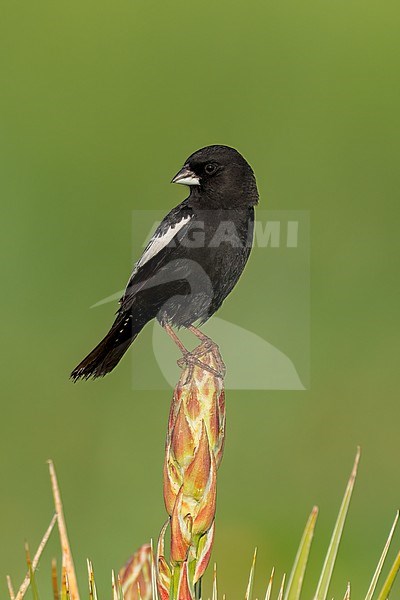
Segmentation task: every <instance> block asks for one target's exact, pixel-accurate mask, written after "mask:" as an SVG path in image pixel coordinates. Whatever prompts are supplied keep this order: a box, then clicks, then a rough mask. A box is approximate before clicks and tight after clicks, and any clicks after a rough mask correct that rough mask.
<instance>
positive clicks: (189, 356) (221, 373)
mask: <svg viewBox="0 0 400 600" xmlns="http://www.w3.org/2000/svg"><path fill="white" fill-rule="evenodd" d="M215 349H216V350H217V352H214V353H213V357H214V360H216V362H217V367H218V368H217V369H214V367H211V366H210V365H208V364H207V363H205V362H203V361H202V360H201V357H202V356H205V355H206V354H208V353H209V352H212V351H213V350H215ZM177 363H178V366H179V367H181V368H184V367H186V366H188V367H189V372H188V376H187V378H186V381H185V385H186V384H187V383H188V382H189V380H190V379H191V377H192V375H193V370H194V367H195V366H197V367H199V368H200V369H203V370H204V371H208V372H209V373H211V374H212V375H214V376H215V377H219V378H221V379H223V378H224V377H225V370H226V369H225V365H224V363H223V362H222V359H221V357H220V354H219V351H218V346H217V344H215V342H213V341H212V340H211V339H210V338H206V339H205V340H204V341H203V342H202V343H201V344H199V345H198V346H196V348H195V349H194V350H192V351H191V352H185V353H184V354H183V356H182V358H180V359H179V360H178V361H177Z"/></svg>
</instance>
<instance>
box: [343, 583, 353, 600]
mask: <svg viewBox="0 0 400 600" xmlns="http://www.w3.org/2000/svg"><path fill="white" fill-rule="evenodd" d="M350 594H351V587H350V581H349V583H348V584H347V588H346V592H345V594H344V597H343V600H350Z"/></svg>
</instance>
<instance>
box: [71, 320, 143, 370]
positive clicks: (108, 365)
mask: <svg viewBox="0 0 400 600" xmlns="http://www.w3.org/2000/svg"><path fill="white" fill-rule="evenodd" d="M132 321H133V319H132V313H131V312H129V313H126V314H125V315H119V316H118V317H117V319H116V320H115V322H114V324H113V326H112V327H111V329H110V331H109V332H108V333H107V335H106V336H105V338H104V339H102V340H101V342H100V343H99V344H98V345H97V346H96V347H95V348H94V349H93V350H92V351H91V352H90V354H88V355H87V356H86V358H84V359H83V361H82V362H80V363H79V365H78V366H77V367H75V369H74V370H73V371H72V373H71V379H73V380H74V381H78V379H90V378H91V377H93V379H96V378H97V377H104V375H107V373H109V372H110V371H112V370H113V369H114V367H115V366H116V365H117V364H118V363H119V361H120V360H121V358H122V357H123V355H124V354H125V352H126V351H127V350H128V348H129V346H130V345H131V344H132V342H133V341H134V339H135V338H136V336H137V335H138V334H139V333H140V331H141V330H142V329H143V327H144V325H145V324H146V321H145V322H137V323H135V322H133V323H132Z"/></svg>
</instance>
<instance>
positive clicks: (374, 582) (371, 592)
mask: <svg viewBox="0 0 400 600" xmlns="http://www.w3.org/2000/svg"><path fill="white" fill-rule="evenodd" d="M398 520H399V511H397V513H396V516H395V519H394V522H393V525H392V528H391V530H390V533H389V537H388V539H387V541H386V544H385V547H384V548H383V552H382V555H381V557H380V559H379V562H378V566H377V567H376V570H375V573H374V576H373V577H372V581H371V583H370V586H369V588H368V592H367V595H366V596H365V600H372V596H373V595H374V592H375V588H376V585H377V583H378V579H379V576H380V574H381V571H382V568H383V565H384V562H385V560H386V556H387V553H388V551H389V547H390V543H391V541H392V538H393V534H394V531H395V529H396V525H397V521H398Z"/></svg>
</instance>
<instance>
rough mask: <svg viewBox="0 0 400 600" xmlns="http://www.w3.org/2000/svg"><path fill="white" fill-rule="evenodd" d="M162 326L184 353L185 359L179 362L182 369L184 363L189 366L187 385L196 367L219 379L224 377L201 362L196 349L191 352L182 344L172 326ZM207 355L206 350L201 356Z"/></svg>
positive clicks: (166, 324)
mask: <svg viewBox="0 0 400 600" xmlns="http://www.w3.org/2000/svg"><path fill="white" fill-rule="evenodd" d="M162 326H163V328H164V329H165V331H166V332H167V333H168V335H169V337H170V338H171V339H172V341H173V342H174V343H175V344H176V345H177V346H178V348H179V350H180V351H181V352H182V355H183V357H182V359H179V360H178V365H179V366H180V367H181V366H182V363H183V364H187V365H188V367H189V374H188V378H187V380H186V382H185V383H187V382H188V381H189V379H190V378H191V377H192V375H193V368H194V366H195V365H197V366H198V367H200V368H201V369H204V370H205V371H209V372H210V373H212V374H213V375H216V376H217V377H222V375H221V373H220V372H219V371H217V370H216V369H213V368H212V367H210V365H207V364H206V363H204V362H202V361H201V360H199V354H198V353H197V352H196V348H195V349H194V351H193V352H190V351H189V350H188V349H187V348H186V347H185V346H184V345H183V344H182V342H181V340H180V339H179V337H178V336H177V335H176V333H175V331H174V330H173V329H172V327H171V326H170V325H168V323H163V324H162ZM205 353H206V350H205V351H204V352H202V353H201V354H205Z"/></svg>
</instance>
